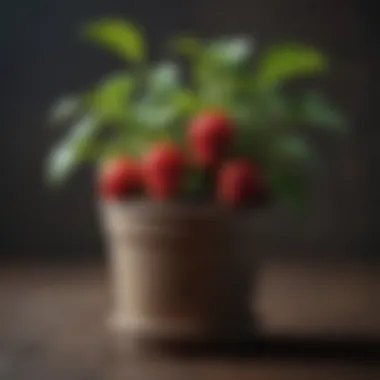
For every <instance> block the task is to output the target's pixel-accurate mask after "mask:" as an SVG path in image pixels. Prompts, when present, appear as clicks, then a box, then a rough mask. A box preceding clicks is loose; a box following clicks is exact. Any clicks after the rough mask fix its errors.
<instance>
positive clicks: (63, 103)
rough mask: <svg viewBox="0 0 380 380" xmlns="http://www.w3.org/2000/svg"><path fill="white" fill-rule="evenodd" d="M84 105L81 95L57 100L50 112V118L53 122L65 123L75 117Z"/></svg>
mask: <svg viewBox="0 0 380 380" xmlns="http://www.w3.org/2000/svg"><path fill="white" fill-rule="evenodd" d="M82 106H83V99H82V98H81V97H80V96H66V97H64V98H61V99H59V100H58V101H57V102H55V103H54V104H53V106H52V108H51V111H50V114H49V120H50V122H51V123H53V124H64V123H66V122H68V121H70V120H71V119H72V118H73V117H75V116H76V115H77V114H78V113H79V112H80V110H81V109H82Z"/></svg>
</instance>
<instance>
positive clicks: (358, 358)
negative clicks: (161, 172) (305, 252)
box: [0, 262, 380, 380]
mask: <svg viewBox="0 0 380 380" xmlns="http://www.w3.org/2000/svg"><path fill="white" fill-rule="evenodd" d="M379 275H380V267H379V266H377V265H373V264H358V263H346V264H344V265H342V264H341V263H319V264H316V263H311V262H305V263H300V262H297V263H296V262H295V263H282V262H270V263H263V264H262V265H261V266H260V271H259V273H258V292H257V298H256V302H255V309H256V310H257V311H258V315H259V316H260V321H261V324H260V336H259V338H258V339H257V341H255V342H251V341H250V342H245V343H243V342H242V343H241V344H240V345H239V346H236V347H234V349H233V350H231V351H229V350H221V349H220V347H214V348H212V347H209V348H207V349H203V350H202V349H201V348H199V347H198V348H194V349H193V350H192V351H190V352H189V351H188V352H187V353H185V355H182V354H180V355H178V353H179V352H176V353H172V354H170V355H168V354H165V355H160V356H158V355H151V354H150V355H148V354H146V355H142V354H140V355H133V354H132V353H131V352H130V351H128V352H127V351H125V350H124V351H123V350H120V346H118V345H116V344H115V343H116V342H115V340H114V339H113V337H112V336H111V334H110V333H109V331H108V330H107V328H106V324H105V321H106V317H107V310H108V306H109V305H108V302H109V301H108V299H109V297H108V286H107V271H106V268H105V267H104V266H103V265H97V266H96V265H58V264H56V265H51V266H47V265H40V266H37V265H17V266H15V265H12V266H9V265H7V266H2V267H1V269H0V379H1V380H21V379H28V380H60V379H65V380H66V379H67V380H76V379H78V380H79V379H81V380H84V379H88V380H90V379H94V380H96V379H107V380H108V379H109V380H112V379H115V380H119V379H137V380H144V379H155V380H159V379H168V380H170V379H189V380H190V379H215V380H216V379H218V380H223V379H241V380H243V379H259V380H272V379H273V380H277V379H284V380H285V379H286V380H287V379H289V380H304V379H305V380H314V379H315V380H320V379H324V380H329V379H334V380H335V379H337V380H340V379H342V380H343V379H344V380H350V379H358V380H367V379H368V380H372V379H373V380H375V379H376V380H378V379H380V361H379V352H380V350H379V351H378V349H379V344H378V342H379V341H380V307H379V299H380V298H379V294H380V284H379V281H380V280H379ZM247 348H248V349H247ZM189 353H190V355H189Z"/></svg>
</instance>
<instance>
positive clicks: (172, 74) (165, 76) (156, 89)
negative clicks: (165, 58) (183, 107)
mask: <svg viewBox="0 0 380 380" xmlns="http://www.w3.org/2000/svg"><path fill="white" fill-rule="evenodd" d="M180 74H181V73H180V70H179V67H178V66H177V65H176V64H175V63H173V62H163V63H159V64H158V65H157V66H155V67H154V68H153V69H152V70H151V71H150V72H149V74H148V79H147V82H148V83H147V86H148V87H147V92H148V96H157V97H162V96H167V95H169V96H170V95H171V94H172V93H173V91H175V90H177V89H178V88H179V87H180V86H181V82H180V80H181V75H180Z"/></svg>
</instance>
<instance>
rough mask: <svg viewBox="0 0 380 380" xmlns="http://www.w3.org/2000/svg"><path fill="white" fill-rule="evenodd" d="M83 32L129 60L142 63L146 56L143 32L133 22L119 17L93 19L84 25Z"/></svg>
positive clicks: (90, 39)
mask: <svg viewBox="0 0 380 380" xmlns="http://www.w3.org/2000/svg"><path fill="white" fill-rule="evenodd" d="M83 34H84V37H85V38H86V39H87V40H89V41H92V42H94V43H96V44H98V45H100V46H102V47H104V48H106V49H108V50H110V51H113V52H115V53H117V54H118V55H119V56H120V57H122V58H124V59H126V60H128V61H132V62H135V63H141V62H142V61H144V59H145V57H146V46H145V41H144V37H143V33H142V32H141V30H140V29H139V28H138V27H137V26H136V25H134V24H132V23H131V22H128V21H124V20H121V19H117V18H114V19H112V18H108V19H102V20H98V21H93V22H89V23H88V24H86V25H85V26H84V29H83Z"/></svg>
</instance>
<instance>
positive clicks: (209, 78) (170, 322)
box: [47, 19, 342, 339]
mask: <svg viewBox="0 0 380 380" xmlns="http://www.w3.org/2000/svg"><path fill="white" fill-rule="evenodd" d="M83 35H84V37H85V38H86V39H87V40H89V41H91V42H94V43H96V44H98V45H100V46H102V47H104V48H106V49H108V50H110V51H113V52H114V53H116V54H118V55H119V56H120V57H121V58H122V59H123V60H124V61H125V68H123V69H122V70H120V71H118V72H117V73H113V74H111V75H109V76H107V77H105V78H104V79H103V80H102V81H100V82H99V83H97V84H95V85H94V86H93V87H92V88H90V89H89V91H87V92H85V93H83V94H79V95H74V96H69V97H65V98H64V99H62V100H60V101H59V102H58V103H57V104H55V106H54V108H53V112H52V118H53V120H54V122H55V123H62V124H66V125H67V124H71V129H70V130H69V131H68V133H67V134H66V136H65V137H64V138H63V140H61V141H60V142H59V144H58V145H57V146H56V147H55V148H54V149H53V151H52V152H51V155H50V156H49V161H48V168H47V169H48V170H47V172H48V178H49V180H50V182H51V183H53V184H59V183H61V182H62V181H63V180H64V179H65V178H66V177H67V175H68V174H70V172H71V171H72V170H73V169H74V168H75V167H76V166H77V165H78V164H82V163H93V164H95V165H96V168H97V170H96V173H97V174H96V183H97V190H98V195H99V196H98V198H99V204H100V214H99V215H100V219H101V223H102V230H103V231H104V233H105V235H104V236H105V239H106V241H107V243H108V247H109V258H110V268H111V280H112V284H113V285H112V289H113V295H114V303H113V305H114V310H113V314H112V319H111V321H112V325H113V326H114V327H115V328H116V330H117V331H123V332H130V333H132V332H134V333H136V334H137V335H138V336H143V337H150V338H152V337H153V338H157V337H160V338H165V339H173V338H174V339H188V338H196V339H198V338H203V337H205V336H208V335H209V334H213V333H215V332H219V333H223V334H225V333H226V331H229V332H232V331H235V332H236V326H243V325H244V323H243V320H246V319H245V318H246V316H247V314H249V313H248V305H249V301H248V294H249V290H250V286H251V280H252V279H251V278H250V276H251V274H250V268H251V265H252V263H251V262H250V259H249V258H247V257H246V256H243V255H242V254H241V253H240V251H239V250H237V249H234V248H233V236H234V234H233V231H234V225H235V223H236V220H238V219H239V218H240V215H241V213H242V212H250V213H255V210H257V209H258V208H262V207H266V206H268V205H273V204H276V203H285V204H287V205H289V206H291V208H292V210H293V211H295V212H299V211H300V210H302V208H303V204H304V201H305V199H306V198H305V194H307V191H306V190H307V186H306V185H307V175H306V173H307V170H305V169H308V170H309V168H310V167H315V163H316V162H317V154H316V151H315V149H313V146H312V145H311V143H310V142H309V140H308V137H309V136H308V134H309V132H310V131H312V129H313V128H314V129H318V128H319V129H324V130H326V131H340V130H341V129H342V118H341V116H340V115H339V114H338V113H337V112H336V111H335V110H334V109H333V108H332V107H331V106H330V105H329V103H328V102H327V101H326V100H324V98H323V96H321V95H319V94H318V93H317V92H308V91H306V90H301V89H302V87H297V86H296V87H295V88H296V89H297V91H296V90H295V88H293V90H291V89H290V87H289V86H288V84H289V83H290V82H293V83H294V80H297V79H300V78H304V77H310V76H317V75H321V74H325V73H326V71H327V60H326V57H325V56H324V55H323V54H322V53H320V52H319V51H318V50H316V49H315V48H313V47H310V46H306V45H303V44H299V43H282V44H277V45H273V46H271V47H269V48H268V49H266V50H264V51H263V52H261V53H260V54H259V55H258V57H256V55H257V54H255V51H254V50H255V49H254V46H253V43H252V41H251V40H250V39H249V38H245V37H233V38H216V39H208V40H201V39H198V38H194V37H191V36H181V37H178V38H174V39H173V40H171V41H170V42H169V44H168V46H169V50H170V52H171V55H172V53H173V52H175V54H178V56H179V57H180V56H182V57H185V58H187V61H186V62H187V65H186V68H187V70H186V72H184V71H182V70H181V65H179V64H177V63H175V61H173V60H170V61H168V60H165V61H162V62H161V61H160V62H155V63H150V62H149V60H148V54H147V45H146V42H145V38H144V34H143V32H142V30H141V29H140V28H139V27H137V26H136V25H135V24H133V23H131V22H128V21H124V20H121V19H103V20H99V21H94V22H90V23H88V24H86V25H85V27H84V29H83ZM185 74H186V75H185ZM185 79H186V80H185ZM247 269H248V270H247ZM231 323H232V325H234V326H235V329H228V326H230V325H231Z"/></svg>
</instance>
